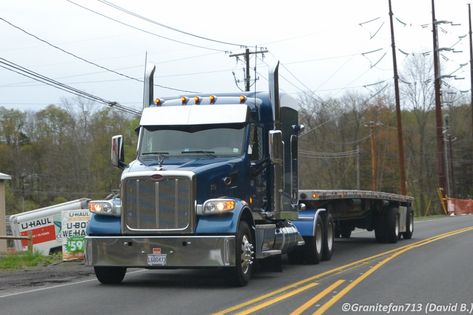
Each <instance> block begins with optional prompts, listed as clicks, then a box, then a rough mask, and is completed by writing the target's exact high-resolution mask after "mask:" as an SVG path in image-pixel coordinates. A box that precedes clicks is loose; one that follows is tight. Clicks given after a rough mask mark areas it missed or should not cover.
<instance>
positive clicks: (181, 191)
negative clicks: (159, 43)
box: [86, 66, 414, 286]
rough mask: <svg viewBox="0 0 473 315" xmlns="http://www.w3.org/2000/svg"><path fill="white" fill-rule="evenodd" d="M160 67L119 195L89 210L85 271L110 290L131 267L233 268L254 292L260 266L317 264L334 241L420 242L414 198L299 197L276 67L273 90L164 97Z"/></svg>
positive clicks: (293, 113) (287, 108) (290, 118)
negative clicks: (360, 235) (361, 236)
mask: <svg viewBox="0 0 473 315" xmlns="http://www.w3.org/2000/svg"><path fill="white" fill-rule="evenodd" d="M154 69H155V68H154V66H152V67H148V69H147V71H146V75H145V93H144V95H145V107H144V109H143V112H142V116H141V120H140V125H139V128H138V147H137V156H136V160H134V161H132V162H131V163H129V164H126V163H125V161H124V140H123V137H122V136H115V137H113V139H112V149H111V159H112V164H113V165H115V166H117V167H119V168H121V169H123V173H122V175H121V187H120V195H119V196H117V197H116V198H113V199H111V200H96V201H91V202H90V203H89V209H90V211H91V212H93V215H92V217H91V220H90V222H89V225H88V230H87V234H88V236H87V237H86V263H87V264H88V265H91V266H93V267H94V270H95V274H96V276H97V278H98V280H99V281H100V282H101V283H103V284H113V283H120V282H121V281H122V280H123V278H124V276H125V273H126V270H127V268H129V267H132V268H149V269H157V268H223V269H225V272H226V273H227V279H228V281H229V282H231V283H233V284H236V285H240V286H241V285H246V284H247V283H248V281H249V279H250V277H251V274H252V271H253V269H254V267H255V265H256V263H259V262H261V265H262V266H263V267H262V268H265V267H264V266H269V267H271V268H277V269H279V268H280V266H281V263H282V262H281V256H282V255H284V254H287V255H288V257H289V260H291V261H293V262H304V263H310V264H317V263H319V262H320V261H321V260H328V259H330V258H331V256H332V253H333V250H334V237H336V236H342V237H350V233H351V231H352V230H353V229H355V228H364V229H367V230H370V231H371V230H374V231H375V236H376V239H377V240H378V241H380V242H396V241H397V240H398V239H399V238H400V237H401V236H403V237H404V238H411V237H412V233H413V229H414V225H413V212H412V207H411V204H412V198H410V197H407V196H401V195H396V194H389V193H382V192H372V191H356V190H353V191H345V190H330V191H327V190H316V189H313V190H299V188H298V182H299V181H298V176H299V174H298V172H299V171H298V135H299V134H300V132H301V131H302V130H303V127H304V126H303V125H300V124H299V119H298V111H297V110H298V106H297V102H296V101H295V100H294V99H292V98H291V97H289V96H288V95H284V94H280V93H279V87H278V85H279V84H278V66H276V67H274V69H272V70H271V71H270V73H269V92H246V93H243V94H235V93H229V94H202V95H198V96H195V95H191V96H182V97H179V98H169V99H154V96H153V75H154Z"/></svg>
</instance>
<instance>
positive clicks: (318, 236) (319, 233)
mask: <svg viewBox="0 0 473 315" xmlns="http://www.w3.org/2000/svg"><path fill="white" fill-rule="evenodd" d="M315 250H316V251H317V254H318V253H320V252H322V229H321V228H320V226H318V227H317V231H316V232H315Z"/></svg>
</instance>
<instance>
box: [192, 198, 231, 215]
mask: <svg viewBox="0 0 473 315" xmlns="http://www.w3.org/2000/svg"><path fill="white" fill-rule="evenodd" d="M235 205H236V202H235V200H233V199H209V200H207V201H206V202H204V205H203V206H202V207H199V208H200V209H198V214H202V215H208V214H220V213H225V212H229V211H233V209H235Z"/></svg>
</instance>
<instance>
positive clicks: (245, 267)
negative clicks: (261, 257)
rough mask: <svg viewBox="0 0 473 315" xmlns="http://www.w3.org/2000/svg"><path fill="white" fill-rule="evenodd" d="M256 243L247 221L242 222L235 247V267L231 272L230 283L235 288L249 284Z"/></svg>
mask: <svg viewBox="0 0 473 315" xmlns="http://www.w3.org/2000/svg"><path fill="white" fill-rule="evenodd" d="M253 244H254V241H253V236H252V234H251V231H250V228H249V226H248V224H247V223H246V222H245V221H241V222H240V224H239V226H238V233H237V239H236V247H235V264H236V266H235V267H232V268H231V269H230V270H229V271H230V274H229V277H230V281H231V283H232V284H233V285H235V286H239V287H242V286H245V285H247V284H248V282H249V281H250V278H251V273H252V272H253V260H254V250H253V249H254V245H253Z"/></svg>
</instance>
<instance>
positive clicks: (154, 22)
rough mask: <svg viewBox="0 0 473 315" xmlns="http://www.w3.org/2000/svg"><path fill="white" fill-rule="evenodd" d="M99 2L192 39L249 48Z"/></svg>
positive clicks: (103, 0)
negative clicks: (190, 31) (187, 30)
mask: <svg viewBox="0 0 473 315" xmlns="http://www.w3.org/2000/svg"><path fill="white" fill-rule="evenodd" d="M97 1H98V2H101V3H103V4H105V5H108V6H110V7H112V8H114V9H116V10H119V11H122V12H124V13H126V14H129V15H132V16H134V17H136V18H139V19H141V20H144V21H146V22H149V23H152V24H155V25H158V26H161V27H164V28H167V29H169V30H172V31H175V32H178V33H181V34H184V35H188V36H192V37H195V38H199V39H203V40H207V41H210V42H214V43H219V44H224V45H231V46H238V47H242V48H246V47H248V46H247V45H243V44H235V43H230V42H226V41H221V40H217V39H212V38H209V37H205V36H201V35H196V34H193V33H189V32H186V31H183V30H180V29H177V28H175V27H172V26H169V25H166V24H163V23H159V22H157V21H155V20H151V19H149V18H147V17H145V16H142V15H140V14H138V13H136V12H132V11H129V10H127V9H125V8H123V7H120V6H118V5H116V4H114V3H112V2H109V1H106V0H97Z"/></svg>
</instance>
